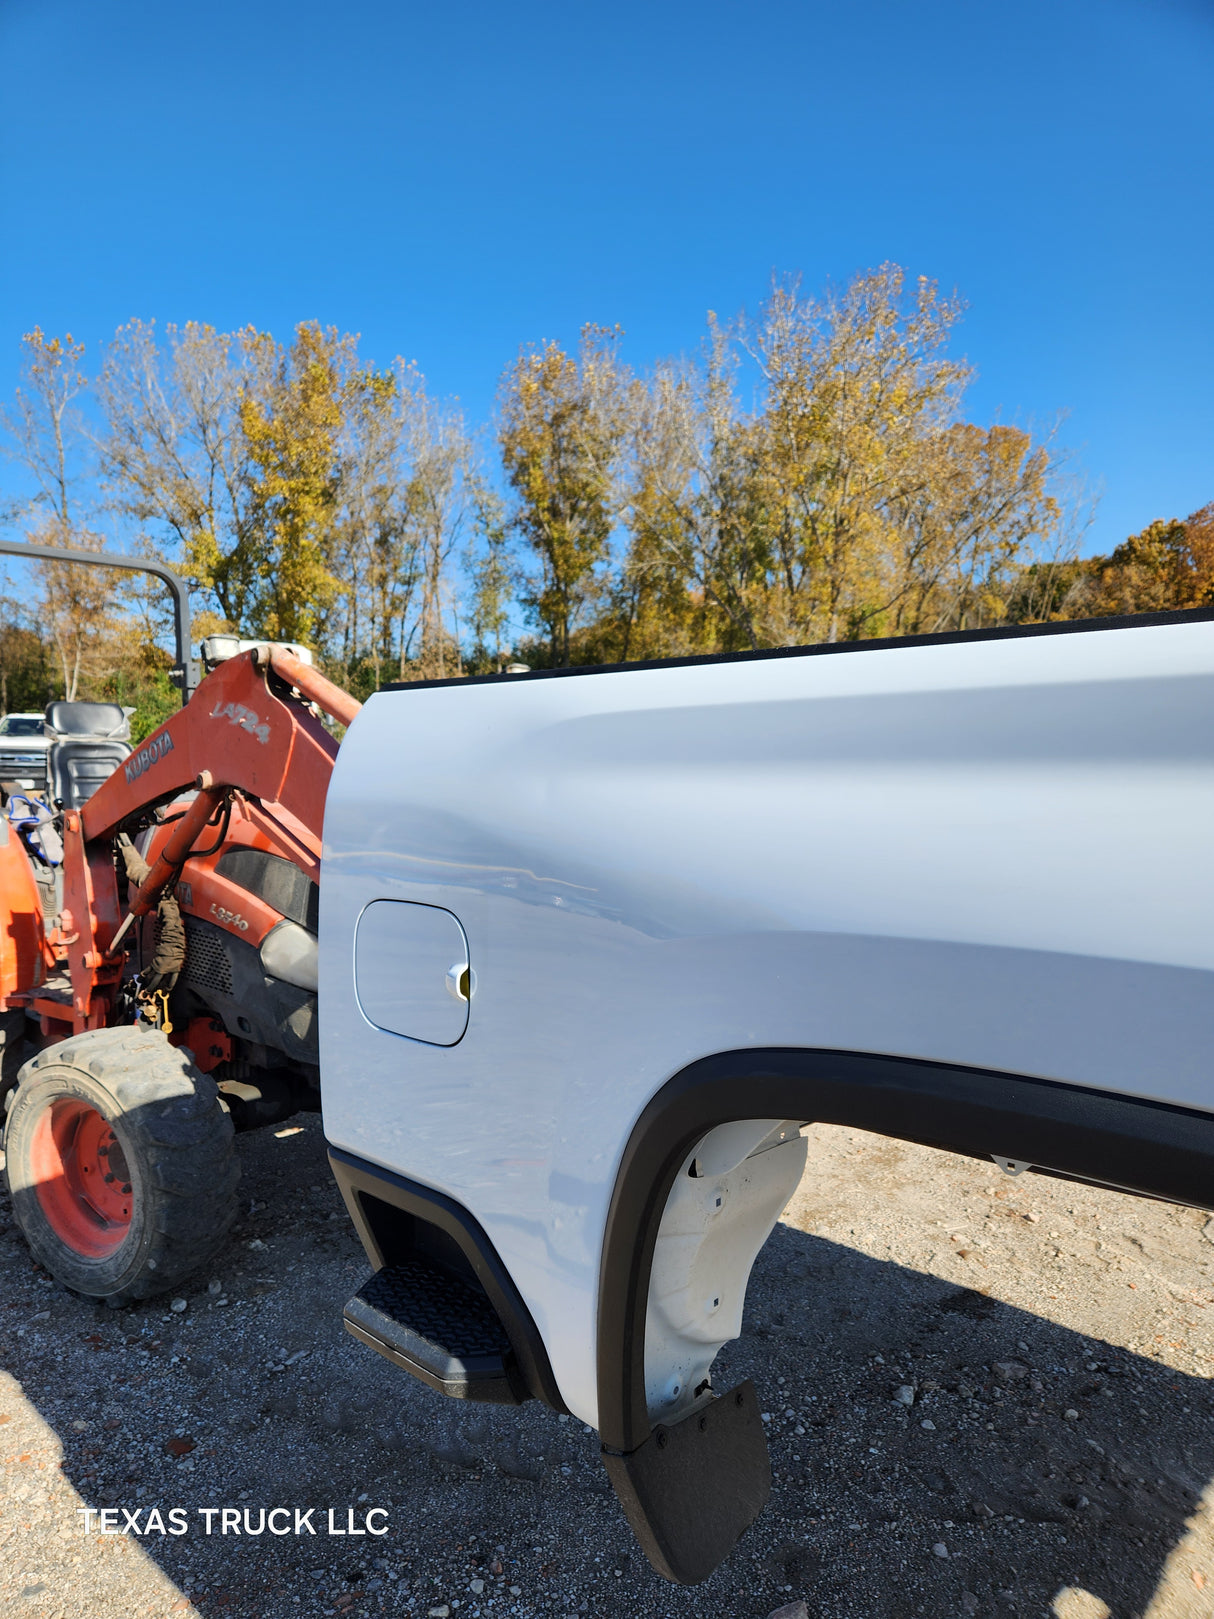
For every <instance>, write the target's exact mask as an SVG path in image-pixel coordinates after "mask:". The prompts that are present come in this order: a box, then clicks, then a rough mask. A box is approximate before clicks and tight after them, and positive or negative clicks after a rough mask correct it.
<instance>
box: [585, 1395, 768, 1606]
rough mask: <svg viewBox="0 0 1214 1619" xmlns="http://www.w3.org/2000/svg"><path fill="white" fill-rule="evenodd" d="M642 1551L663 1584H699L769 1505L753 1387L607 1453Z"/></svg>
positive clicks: (764, 1447)
mask: <svg viewBox="0 0 1214 1619" xmlns="http://www.w3.org/2000/svg"><path fill="white" fill-rule="evenodd" d="M603 1461H604V1463H605V1464H606V1467H607V1474H608V1477H609V1478H610V1479H611V1482H612V1484H613V1485H614V1486H615V1493H616V1494H617V1495H618V1496H619V1498H620V1504H621V1505H622V1506H623V1508H624V1511H625V1513H626V1514H627V1516H628V1522H629V1523H630V1524H631V1525H632V1530H633V1533H634V1534H635V1535H636V1537H637V1539H638V1541H640V1543H641V1549H642V1550H643V1551H644V1553H645V1555H646V1557H648V1559H649V1561H650V1562H651V1563H652V1564H653V1566H654V1568H655V1569H656V1570H657V1572H658V1573H659V1574H661V1575H662V1576H663V1577H664V1578H665V1579H668V1580H674V1581H676V1582H677V1583H678V1584H679V1585H698V1584H699V1583H700V1581H701V1580H706V1579H707V1578H708V1576H709V1575H710V1574H711V1573H712V1571H713V1569H714V1568H716V1566H717V1564H718V1563H720V1562H721V1561H722V1560H723V1559H724V1558H726V1557H728V1555H729V1553H730V1552H731V1551H732V1550H733V1548H734V1546H735V1544H736V1543H737V1540H738V1537H739V1536H740V1535H741V1534H742V1533H743V1532H744V1531H745V1530H747V1529H749V1528H750V1526H751V1524H752V1523H753V1522H754V1521H755V1519H756V1518H757V1517H758V1515H759V1513H760V1512H762V1510H763V1508H764V1507H765V1506H766V1505H767V1499H768V1497H769V1496H770V1494H771V1461H770V1458H769V1457H768V1454H767V1435H766V1434H765V1433H764V1432H763V1422H762V1418H761V1417H760V1415H759V1404H758V1399H757V1397H756V1395H755V1388H754V1384H753V1383H751V1382H745V1383H740V1384H739V1385H738V1387H737V1388H736V1389H733V1390H732V1391H731V1392H730V1393H729V1394H726V1395H723V1396H722V1397H721V1398H720V1399H719V1400H712V1401H710V1402H709V1404H707V1405H706V1406H704V1407H703V1408H702V1409H701V1410H699V1411H693V1412H692V1413H691V1415H690V1416H687V1417H684V1418H683V1420H682V1421H681V1422H676V1423H675V1424H674V1425H673V1426H672V1427H669V1428H667V1427H664V1426H662V1425H661V1424H659V1425H658V1426H657V1427H655V1428H654V1430H653V1432H652V1433H651V1434H650V1436H649V1438H648V1439H647V1440H646V1441H645V1443H644V1444H643V1445H641V1446H639V1447H638V1448H637V1449H636V1450H633V1451H629V1452H627V1453H621V1452H620V1451H612V1450H608V1449H607V1448H606V1447H604V1449H603Z"/></svg>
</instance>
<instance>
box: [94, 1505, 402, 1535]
mask: <svg viewBox="0 0 1214 1619" xmlns="http://www.w3.org/2000/svg"><path fill="white" fill-rule="evenodd" d="M322 1511H324V1512H326V1517H324V1518H322V1519H321V1520H320V1524H319V1526H318V1525H317V1523H316V1522H315V1521H314V1519H315V1515H316V1514H317V1513H318V1512H322ZM76 1513H77V1515H78V1516H79V1517H81V1518H83V1519H84V1533H85V1534H86V1535H93V1534H100V1535H185V1534H188V1533H189V1531H190V1527H191V1525H190V1513H189V1510H188V1509H187V1508H186V1507H166V1508H164V1509H163V1510H162V1509H161V1508H160V1507H136V1508H135V1509H134V1511H133V1512H132V1511H130V1510H128V1509H127V1508H126V1507H77V1508H76ZM343 1513H344V1521H343ZM194 1514H195V1517H196V1518H197V1519H198V1520H199V1522H200V1523H201V1524H202V1526H203V1532H204V1534H208V1535H264V1534H266V1533H269V1534H271V1535H318V1534H319V1535H325V1534H328V1535H386V1534H387V1533H388V1514H387V1512H386V1511H385V1510H384V1508H383V1507H370V1508H368V1510H367V1511H366V1512H365V1513H364V1512H359V1513H356V1512H355V1510H354V1508H353V1507H329V1508H327V1509H325V1508H322V1507H271V1508H270V1509H269V1510H268V1511H267V1509H266V1508H265V1507H195V1508H194ZM94 1520H96V1521H94ZM119 1520H121V1521H119ZM194 1527H195V1528H197V1527H198V1525H197V1524H195V1525H194Z"/></svg>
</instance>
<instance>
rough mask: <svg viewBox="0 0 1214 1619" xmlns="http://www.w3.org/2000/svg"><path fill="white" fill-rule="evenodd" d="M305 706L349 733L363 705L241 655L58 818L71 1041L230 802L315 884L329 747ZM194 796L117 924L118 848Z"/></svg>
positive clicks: (105, 1001) (261, 651)
mask: <svg viewBox="0 0 1214 1619" xmlns="http://www.w3.org/2000/svg"><path fill="white" fill-rule="evenodd" d="M309 704H315V705H316V706H317V707H318V708H321V709H323V710H324V711H325V712H327V713H329V714H330V715H332V716H333V717H334V718H336V719H337V720H339V721H340V722H341V723H343V724H346V725H348V724H350V722H351V721H352V720H353V719H354V717H355V715H356V714H357V713H358V711H359V707H360V705H359V704H358V703H357V702H356V701H355V699H354V698H352V697H350V696H349V694H348V693H346V692H343V691H342V690H341V689H340V688H339V687H337V686H335V685H333V684H332V682H331V681H328V680H326V679H325V677H324V676H323V675H321V674H319V673H318V672H317V671H316V670H315V669H313V668H311V667H310V666H309V665H307V664H305V663H303V662H302V661H301V660H300V659H298V658H296V657H294V656H293V655H292V654H291V653H289V652H287V651H286V649H285V648H282V647H277V646H270V645H267V646H259V647H256V648H254V649H253V650H252V651H249V652H244V653H241V654H240V655H239V656H237V657H234V658H231V659H229V660H228V661H227V662H225V663H222V664H220V665H219V667H218V668H217V669H215V670H214V672H213V673H212V674H210V675H208V677H207V678H206V679H205V680H204V681H203V682H202V683H201V685H200V686H199V688H198V690H197V692H196V693H195V695H194V698H193V700H192V701H191V702H190V703H189V704H188V705H187V706H185V707H184V708H181V709H179V710H178V712H177V713H176V714H174V715H172V716H171V718H169V719H168V720H166V721H165V723H164V724H163V725H162V726H160V728H159V729H158V730H156V731H154V732H153V733H152V735H151V736H149V737H148V738H147V740H146V741H145V742H144V743H143V744H142V745H141V746H140V747H138V748H137V749H136V750H135V751H134V752H133V753H132V754H131V755H130V757H129V758H127V759H125V760H124V761H123V763H122V764H121V765H120V766H119V767H118V769H117V770H115V771H114V773H113V775H112V776H111V777H110V778H109V780H108V781H106V782H105V783H104V784H103V785H102V786H101V787H100V788H99V789H98V790H97V792H96V793H94V795H93V796H92V798H90V799H89V800H88V802H87V803H86V804H85V805H84V806H83V808H82V809H80V810H79V811H72V812H70V813H69V814H68V815H67V816H65V819H64V908H63V912H62V916H61V930H62V935H63V943H64V944H65V946H66V949H67V957H68V963H67V964H68V967H69V971H70V976H71V992H72V998H71V1009H70V1022H71V1025H72V1032H73V1033H83V1032H84V1031H85V1030H87V1029H95V1028H103V1027H105V1025H106V1024H107V1022H108V1021H109V1017H110V1008H111V1006H112V1003H113V998H114V995H115V993H116V990H117V985H118V983H119V981H120V980H121V977H122V969H123V957H122V948H121V947H122V944H123V942H124V939H125V936H126V933H127V930H128V928H129V927H130V924H131V919H132V917H133V916H135V915H139V914H145V913H146V912H147V911H149V910H151V909H153V908H154V906H155V904H156V901H157V899H158V898H159V896H160V894H161V893H162V892H163V891H164V889H165V888H166V887H167V886H168V885H169V884H170V883H171V882H173V881H174V880H175V878H176V875H177V873H178V871H179V870H180V867H181V864H182V862H183V861H184V860H185V859H186V858H187V856H188V855H189V853H190V850H191V848H192V846H193V844H194V842H195V841H196V840H197V838H198V837H199V836H200V835H201V833H202V829H203V827H204V826H205V825H206V824H207V823H208V822H209V821H210V820H211V819H212V816H213V815H214V813H215V811H216V810H217V809H218V808H219V807H220V806H221V804H222V803H223V801H224V800H225V799H226V798H227V797H228V796H229V795H231V794H232V793H239V794H240V795H241V796H242V798H243V800H244V801H245V809H246V812H247V813H248V814H249V816H250V817H251V818H252V819H253V820H254V821H256V822H257V823H258V824H259V825H260V826H261V827H262V828H263V829H264V830H266V831H267V832H269V833H271V835H272V836H273V837H274V838H275V840H276V841H277V843H278V844H279V845H280V846H281V847H283V848H284V850H285V851H289V854H290V857H291V858H292V859H293V860H294V861H295V863H296V864H297V865H298V866H299V867H300V868H301V870H303V871H304V872H305V873H306V874H307V875H308V876H309V877H311V878H312V879H313V880H316V878H317V877H318V876H319V872H320V849H321V829H322V825H323V819H324V805H325V795H326V793H327V791H328V786H329V777H330V775H331V774H332V770H333V761H334V759H335V758H336V756H337V742H336V740H335V739H334V738H333V737H332V736H331V735H330V734H329V732H328V731H327V730H326V729H325V728H324V726H323V725H322V724H321V722H320V720H319V719H318V718H317V717H316V715H315V713H314V712H313V711H312V709H311V707H310V706H308V705H309ZM191 790H196V791H197V794H198V796H197V798H196V799H195V800H194V802H193V804H192V805H191V806H190V807H189V808H188V809H187V811H186V813H185V815H184V816H183V818H182V820H181V821H180V822H179V823H178V825H177V826H176V827H175V828H174V833H173V835H172V836H171V837H170V839H169V841H168V843H167V844H166V845H165V847H164V848H163V850H162V852H161V855H160V857H159V858H158V859H157V861H156V862H155V864H154V865H153V868H152V870H151V872H150V873H149V875H148V877H147V878H146V879H145V881H144V882H143V883H142V884H141V885H140V887H139V889H138V890H137V891H136V892H135V893H134V894H133V895H132V897H131V903H130V906H129V914H128V916H127V918H126V920H125V921H124V920H123V917H122V909H121V906H120V903H119V896H118V883H117V876H116V872H115V867H114V859H113V847H112V845H113V840H114V838H115V837H116V836H117V834H118V833H119V831H121V830H122V829H123V828H124V826H126V825H127V824H129V823H130V822H131V821H132V820H133V819H135V818H136V817H138V816H139V815H140V814H143V813H147V812H148V811H150V810H152V809H154V808H155V807H157V806H158V805H162V804H166V803H169V802H170V801H171V800H173V799H174V798H177V797H179V796H180V795H181V794H183V793H186V792H189V791H191ZM41 1009H42V1010H46V1009H45V1008H41ZM66 1010H67V1009H66V1008H64V1012H66ZM61 1015H62V1014H61ZM63 1021H64V1022H66V1021H68V1018H67V1017H63Z"/></svg>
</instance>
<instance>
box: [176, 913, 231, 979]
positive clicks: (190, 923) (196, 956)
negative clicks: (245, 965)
mask: <svg viewBox="0 0 1214 1619" xmlns="http://www.w3.org/2000/svg"><path fill="white" fill-rule="evenodd" d="M185 939H186V949H185V981H186V983H187V984H192V985H193V986H194V987H195V989H213V990H215V991H217V992H218V993H219V994H220V995H230V994H231V993H232V963H231V962H230V961H229V960H228V953H227V951H226V950H225V949H224V944H223V940H222V939H221V938H220V937H219V936H218V934H216V933H215V932H214V931H213V930H212V929H211V928H209V927H206V926H200V925H199V923H197V922H195V921H194V919H193V917H189V916H187V917H186V918H185Z"/></svg>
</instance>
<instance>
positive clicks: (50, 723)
mask: <svg viewBox="0 0 1214 1619" xmlns="http://www.w3.org/2000/svg"><path fill="white" fill-rule="evenodd" d="M45 730H46V734H47V736H49V737H50V738H51V746H50V751H49V757H48V759H47V786H48V788H49V790H50V796H51V799H52V800H53V801H58V802H62V803H63V804H64V805H65V806H66V808H68V809H79V808H80V806H81V805H82V804H84V803H85V802H86V801H87V800H88V799H90V798H91V797H92V796H93V794H94V793H95V792H96V791H97V789H98V787H100V786H101V784H102V782H103V781H105V780H106V779H107V778H108V777H109V776H111V775H112V774H113V772H114V771H115V770H116V769H117V767H118V766H119V765H120V764H121V763H122V761H123V760H124V759H125V758H126V757H127V755H128V754H129V753H130V751H131V747H130V741H129V738H130V735H131V726H130V721H129V719H128V718H127V715H126V714H125V712H124V711H123V710H122V708H120V707H119V705H118V704H117V703H49V704H48V705H47V709H46V716H45Z"/></svg>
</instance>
